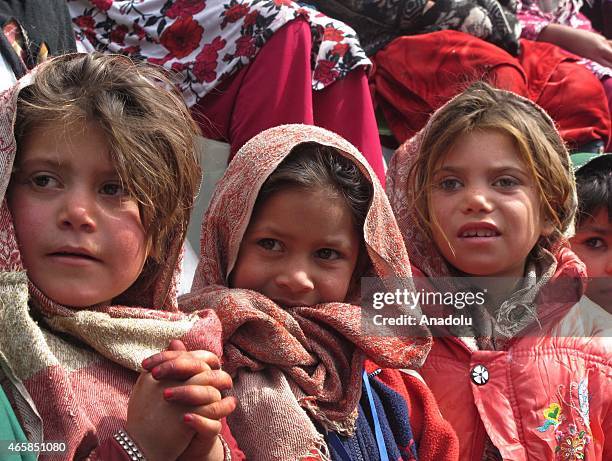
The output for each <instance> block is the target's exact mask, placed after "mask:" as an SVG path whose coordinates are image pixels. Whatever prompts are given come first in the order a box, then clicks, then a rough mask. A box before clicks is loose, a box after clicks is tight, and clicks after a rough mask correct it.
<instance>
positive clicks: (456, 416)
mask: <svg viewBox="0 0 612 461" xmlns="http://www.w3.org/2000/svg"><path fill="white" fill-rule="evenodd" d="M389 178H390V181H389V183H388V184H389V192H390V196H391V197H392V199H391V201H392V206H393V208H394V210H395V211H396V215H397V217H398V222H399V225H400V228H401V229H402V232H403V234H404V240H405V242H406V243H407V245H408V251H409V254H410V257H411V260H412V262H413V263H414V264H416V265H417V266H418V267H419V268H420V269H421V270H422V271H423V272H424V273H425V275H426V276H428V277H430V279H429V280H430V282H431V283H432V284H433V285H436V284H438V283H439V280H440V279H439V277H446V276H453V275H454V276H466V275H467V276H471V277H473V280H475V281H476V282H477V287H478V286H479V285H480V286H481V287H482V285H485V286H486V283H488V288H489V289H490V290H491V291H492V292H493V293H492V294H493V296H488V297H487V298H486V300H485V302H484V303H483V304H481V305H474V306H473V307H472V308H470V309H468V310H467V314H469V316H470V318H471V319H472V324H471V326H464V327H465V328H463V329H462V330H461V332H460V334H458V335H455V336H452V335H447V336H446V337H437V338H435V339H434V345H433V347H432V350H431V352H430V354H429V356H428V358H427V360H426V362H425V364H424V366H423V368H422V369H421V372H422V374H423V377H424V378H425V381H426V382H427V383H428V384H429V385H430V386H431V388H432V391H433V393H434V395H435V396H436V399H437V401H438V403H439V405H440V409H441V411H442V414H443V415H444V417H446V418H448V420H449V421H450V422H451V424H452V425H453V427H454V428H455V430H456V431H457V434H458V435H459V438H460V453H461V455H460V458H461V459H465V460H482V459H487V460H489V459H493V460H499V459H512V460H527V459H591V460H596V459H597V460H602V459H609V458H610V456H611V453H612V439H611V438H610V437H609V436H608V435H609V434H611V433H612V432H611V431H612V426H611V424H612V417H611V415H610V413H609V408H610V402H611V400H612V394H611V392H612V391H611V389H612V387H611V386H610V384H611V382H610V377H611V376H612V373H611V371H612V370H611V368H610V364H609V358H610V354H611V353H612V350H611V344H610V340H609V338H607V337H606V336H610V317H609V315H608V314H607V313H605V312H604V311H603V310H602V309H600V308H599V306H596V305H595V304H593V303H592V302H590V301H589V300H588V299H587V298H585V297H581V295H582V288H583V283H582V280H581V278H582V277H583V276H584V271H583V266H582V265H581V264H580V262H579V261H578V259H577V258H576V257H575V255H574V254H573V253H571V251H569V250H568V249H567V248H566V245H565V240H564V235H566V234H567V233H568V232H569V231H570V230H571V228H572V221H573V217H574V212H575V207H576V200H575V188H574V187H575V186H574V181H573V178H572V174H571V171H570V169H569V156H568V153H567V150H566V149H565V147H564V145H563V142H562V141H561V139H560V137H559V135H558V133H557V131H556V129H555V125H554V123H553V122H552V120H551V119H550V118H549V117H548V116H547V115H546V114H545V113H544V111H543V110H541V109H540V108H539V107H538V106H536V105H535V104H534V103H532V102H531V101H529V100H527V99H525V98H522V97H520V96H517V95H516V94H514V93H510V92H507V91H502V90H496V89H493V88H491V87H490V86H488V85H486V84H484V83H479V84H475V85H474V86H472V87H470V88H469V89H468V90H466V91H465V92H464V93H462V94H460V95H459V96H457V97H456V98H454V99H452V100H451V101H450V102H449V103H447V104H446V105H445V106H443V107H442V108H441V109H440V110H438V111H437V112H436V113H435V114H434V115H433V117H432V118H431V120H430V121H429V123H428V124H427V126H426V127H425V128H424V129H423V131H421V132H420V133H419V134H418V135H417V136H416V137H415V138H414V139H412V140H411V141H410V142H408V143H407V144H405V145H404V146H402V147H401V148H400V149H399V150H398V151H397V152H396V154H395V157H394V160H393V161H392V165H391V166H390V171H389ZM493 276H495V277H498V278H497V279H495V280H493V283H491V280H487V279H485V278H484V277H493ZM500 277H503V279H501V278H500ZM561 281H563V282H564V283H563V285H562V286H561V288H563V290H564V291H559V290H558V287H559V286H560V283H561ZM553 282H557V283H555V284H553ZM455 283H456V284H458V283H461V280H460V279H455ZM490 294H491V293H490ZM566 298H569V301H568V299H566ZM577 299H579V302H577V303H576V300H577ZM546 301H548V302H546ZM466 309H467V308H466ZM466 330H467V331H466ZM451 331H452V330H451ZM527 332H529V334H527ZM458 336H462V337H458Z"/></svg>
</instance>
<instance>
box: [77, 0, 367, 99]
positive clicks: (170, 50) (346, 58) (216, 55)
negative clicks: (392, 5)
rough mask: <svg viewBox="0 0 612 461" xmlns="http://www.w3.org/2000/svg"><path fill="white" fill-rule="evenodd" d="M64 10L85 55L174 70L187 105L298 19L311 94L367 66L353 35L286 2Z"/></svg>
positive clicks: (152, 1)
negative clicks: (303, 27)
mask: <svg viewBox="0 0 612 461" xmlns="http://www.w3.org/2000/svg"><path fill="white" fill-rule="evenodd" d="M68 7H69V10H70V15H71V17H72V22H73V26H74V30H75V34H76V36H77V41H79V42H80V43H81V45H82V46H83V47H84V48H85V49H86V50H88V51H93V50H98V51H103V52H111V53H121V54H126V55H129V56H132V57H134V58H136V59H144V60H147V61H149V62H151V63H154V64H159V65H163V66H164V67H166V68H168V69H172V70H174V71H177V72H179V73H180V83H179V87H180V89H181V91H182V92H183V96H184V98H185V101H186V103H187V105H188V106H190V107H191V106H192V105H194V104H195V103H197V102H198V101H199V100H200V99H201V98H202V97H203V96H205V95H206V94H207V93H208V92H209V91H210V90H211V89H212V88H214V87H215V86H216V85H217V84H218V83H219V82H220V81H222V80H225V79H226V78H228V77H229V76H231V75H233V74H234V73H235V72H236V71H238V70H239V69H241V68H242V67H244V66H245V65H247V64H248V63H249V62H250V61H252V60H253V59H254V58H255V56H256V55H257V52H258V51H259V50H260V49H261V47H262V46H264V45H265V43H266V41H267V40H268V39H269V38H270V37H271V36H272V35H273V34H274V33H275V32H276V31H277V30H278V29H279V28H281V27H282V26H283V25H285V24H286V23H288V22H289V21H292V20H294V19H296V18H298V17H303V18H305V19H306V20H307V21H308V22H309V24H310V27H311V31H312V38H313V47H312V62H313V66H312V68H313V76H312V86H313V89H315V90H320V89H323V88H325V87H326V86H328V85H330V84H331V83H333V82H334V81H336V80H338V79H340V78H342V77H344V76H345V75H346V74H347V73H348V72H350V71H351V70H353V69H355V68H357V67H359V66H369V65H370V61H369V60H368V58H367V57H366V55H365V52H364V51H363V49H362V48H361V46H360V45H359V41H358V39H357V36H356V34H355V31H354V30H353V29H351V28H350V27H348V26H347V25H345V24H344V23H342V22H340V21H337V20H334V19H331V18H329V17H327V16H325V15H324V14H322V13H319V12H318V11H316V10H313V9H311V8H308V7H301V6H299V5H298V4H296V3H294V2H292V1H290V0H227V1H211V0H209V1H207V2H206V1H202V0H175V1H165V0H129V1H112V0H91V1H85V0H68Z"/></svg>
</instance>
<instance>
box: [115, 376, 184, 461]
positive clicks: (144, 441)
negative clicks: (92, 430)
mask: <svg viewBox="0 0 612 461" xmlns="http://www.w3.org/2000/svg"><path fill="white" fill-rule="evenodd" d="M177 384H182V383H177V382H172V381H163V382H160V381H157V380H156V379H154V378H153V376H152V375H151V373H148V372H143V373H141V374H140V376H139V378H138V381H136V384H135V385H134V387H133V388H132V393H131V395H130V400H129V403H128V413H127V424H126V430H127V432H128V434H129V435H130V437H131V438H132V439H133V440H134V442H136V445H138V447H139V448H140V449H141V450H142V452H143V454H144V456H145V457H146V459H148V460H152V461H157V460H159V461H168V460H175V459H177V458H178V456H179V455H180V454H181V453H182V452H183V451H185V449H186V448H187V446H188V445H189V444H190V443H191V441H192V439H193V437H194V431H193V430H192V429H191V428H190V427H188V426H187V425H186V424H185V423H184V422H183V418H184V415H185V412H186V410H187V408H185V407H183V406H180V405H174V404H173V403H171V402H168V401H166V400H165V399H164V391H165V390H166V389H168V388H172V387H173V386H175V385H177Z"/></svg>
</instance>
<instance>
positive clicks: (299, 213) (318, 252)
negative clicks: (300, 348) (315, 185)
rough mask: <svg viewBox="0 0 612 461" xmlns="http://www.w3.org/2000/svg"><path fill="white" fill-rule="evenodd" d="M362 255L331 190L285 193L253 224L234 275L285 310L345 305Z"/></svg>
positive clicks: (234, 281)
mask: <svg viewBox="0 0 612 461" xmlns="http://www.w3.org/2000/svg"><path fill="white" fill-rule="evenodd" d="M358 254H359V235H358V233H357V232H356V231H355V229H354V226H353V221H352V216H351V211H350V209H349V208H348V207H347V206H346V204H345V203H344V200H343V199H342V198H341V197H339V196H337V195H336V194H335V193H332V192H330V191H327V190H320V191H305V190H302V189H297V188H293V189H286V190H281V191H279V192H276V193H274V194H273V195H271V196H270V197H269V198H268V199H267V200H266V201H265V202H264V203H263V204H262V205H261V206H260V207H259V210H258V211H257V213H256V214H255V215H254V216H253V217H252V218H251V222H250V223H249V226H248V228H247V230H246V232H245V235H244V237H243V239H242V243H241V244H240V250H239V253H238V260H237V261H236V266H235V267H234V269H233V271H232V273H231V275H230V285H231V286H232V287H233V288H246V289H250V290H254V291H258V292H259V293H262V294H264V295H266V296H267V297H268V298H270V299H272V300H273V301H275V302H276V303H277V304H279V305H280V306H282V307H292V306H313V305H315V304H320V303H327V302H343V301H345V299H346V297H347V293H348V292H349V289H350V287H351V281H352V277H353V272H354V270H355V266H356V264H357V257H358Z"/></svg>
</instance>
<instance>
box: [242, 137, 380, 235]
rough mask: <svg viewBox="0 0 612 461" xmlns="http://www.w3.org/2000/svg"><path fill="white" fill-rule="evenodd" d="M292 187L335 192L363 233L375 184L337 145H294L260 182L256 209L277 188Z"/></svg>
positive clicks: (312, 143) (311, 143)
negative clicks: (261, 182)
mask: <svg viewBox="0 0 612 461" xmlns="http://www.w3.org/2000/svg"><path fill="white" fill-rule="evenodd" d="M293 187H298V188H301V189H305V190H320V189H324V188H328V189H330V190H332V191H334V192H336V193H337V194H338V195H339V196H341V197H342V198H343V199H344V202H345V203H346V206H348V207H349V209H350V210H351V213H352V218H353V225H354V226H355V229H356V230H357V233H358V234H359V235H363V225H364V223H365V218H366V215H367V214H368V209H369V207H370V201H371V200H372V196H373V194H374V188H373V186H372V184H370V182H369V181H368V180H367V179H366V177H365V175H364V174H363V173H362V172H361V170H359V167H358V166H357V165H355V164H354V163H353V162H352V161H351V160H349V159H348V158H346V157H344V156H343V155H342V154H341V153H340V152H339V151H338V149H336V148H334V147H329V146H324V145H322V144H318V143H315V142H307V143H303V144H298V145H297V146H295V147H294V148H293V149H292V151H291V152H290V153H289V155H288V156H287V157H286V158H285V159H284V160H283V161H282V162H281V163H280V164H279V165H278V167H277V168H276V170H274V171H273V172H272V174H271V175H270V176H269V177H268V179H267V180H266V181H265V182H264V183H263V185H262V186H261V189H260V191H259V195H258V196H257V201H256V202H255V206H254V210H256V209H257V208H258V207H259V206H260V205H261V204H262V203H263V202H265V201H266V199H267V198H268V197H269V196H270V195H272V194H274V193H275V192H277V191H280V190H284V189H289V188H293Z"/></svg>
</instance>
